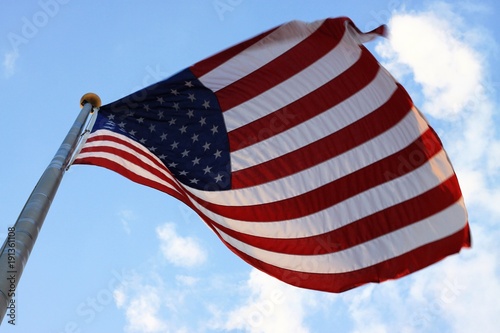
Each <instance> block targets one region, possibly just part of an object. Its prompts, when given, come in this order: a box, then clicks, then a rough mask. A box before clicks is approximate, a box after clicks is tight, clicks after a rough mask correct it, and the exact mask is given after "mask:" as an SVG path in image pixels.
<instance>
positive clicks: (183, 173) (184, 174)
mask: <svg viewBox="0 0 500 333" xmlns="http://www.w3.org/2000/svg"><path fill="white" fill-rule="evenodd" d="M187 174H188V172H187V171H186V170H182V171H181V172H179V175H181V176H186V175H187Z"/></svg>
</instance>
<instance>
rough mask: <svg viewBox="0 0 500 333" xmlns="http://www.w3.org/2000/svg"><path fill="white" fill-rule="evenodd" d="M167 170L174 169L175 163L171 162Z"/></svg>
mask: <svg viewBox="0 0 500 333" xmlns="http://www.w3.org/2000/svg"><path fill="white" fill-rule="evenodd" d="M168 166H169V168H175V167H176V166H177V163H175V162H172V163H169V164H168Z"/></svg>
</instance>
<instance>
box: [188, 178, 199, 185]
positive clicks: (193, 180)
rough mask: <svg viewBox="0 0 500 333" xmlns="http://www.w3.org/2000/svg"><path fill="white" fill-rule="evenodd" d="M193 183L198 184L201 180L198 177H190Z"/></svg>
mask: <svg viewBox="0 0 500 333" xmlns="http://www.w3.org/2000/svg"><path fill="white" fill-rule="evenodd" d="M189 181H190V182H191V183H192V184H198V182H199V180H198V179H196V178H193V179H190V180H189Z"/></svg>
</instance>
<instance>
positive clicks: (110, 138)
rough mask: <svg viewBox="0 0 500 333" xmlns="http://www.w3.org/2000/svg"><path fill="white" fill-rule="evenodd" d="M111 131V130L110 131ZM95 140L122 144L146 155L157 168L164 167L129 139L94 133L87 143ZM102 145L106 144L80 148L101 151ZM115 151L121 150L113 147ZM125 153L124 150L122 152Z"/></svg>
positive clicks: (85, 150) (87, 150) (88, 150)
mask: <svg viewBox="0 0 500 333" xmlns="http://www.w3.org/2000/svg"><path fill="white" fill-rule="evenodd" d="M110 132H112V131H110ZM95 141H109V142H113V143H117V144H119V145H123V146H125V147H127V148H129V149H131V150H133V151H135V152H136V153H138V154H139V155H142V156H144V157H146V158H147V159H148V160H150V161H151V162H152V163H153V164H155V165H156V166H158V167H159V168H165V165H164V164H163V163H161V162H158V160H157V159H155V158H153V157H152V156H150V155H148V154H144V151H143V150H142V149H140V148H138V147H137V146H135V145H133V144H131V143H130V142H129V141H126V140H123V139H121V138H118V137H116V136H113V135H106V134H99V135H96V136H91V137H89V138H88V140H87V142H86V144H87V143H92V142H95ZM104 147H106V146H98V147H97V148H94V147H87V146H84V148H83V149H82V150H81V152H82V153H84V152H91V151H97V152H98V151H101V150H102V149H103V148H104ZM114 149H115V151H116V152H120V151H122V150H120V149H119V148H114ZM124 153H125V152H124ZM116 155H118V156H120V154H116ZM130 156H133V155H130Z"/></svg>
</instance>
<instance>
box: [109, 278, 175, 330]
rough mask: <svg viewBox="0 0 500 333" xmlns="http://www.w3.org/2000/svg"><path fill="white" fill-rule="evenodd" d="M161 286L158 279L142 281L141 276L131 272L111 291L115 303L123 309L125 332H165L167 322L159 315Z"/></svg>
mask: <svg viewBox="0 0 500 333" xmlns="http://www.w3.org/2000/svg"><path fill="white" fill-rule="evenodd" d="M162 295H163V287H162V283H161V282H159V280H158V279H156V281H155V282H154V283H144V282H143V277H141V276H139V275H137V274H131V275H130V276H129V278H128V279H127V280H126V281H123V282H122V284H121V285H120V286H119V287H118V288H116V289H115V290H114V292H113V296H114V299H115V304H116V306H117V307H118V308H122V309H124V311H125V317H126V322H127V323H126V326H125V331H127V332H134V333H135V332H138V333H155V332H166V330H167V324H166V322H165V321H164V320H163V319H162V318H161V316H160V310H161V307H162V303H163V302H162V298H161V297H162Z"/></svg>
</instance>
